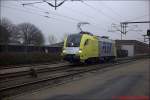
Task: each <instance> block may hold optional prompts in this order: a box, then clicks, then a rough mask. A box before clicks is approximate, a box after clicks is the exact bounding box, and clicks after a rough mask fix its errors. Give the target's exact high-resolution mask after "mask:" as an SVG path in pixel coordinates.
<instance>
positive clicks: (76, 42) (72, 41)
mask: <svg viewBox="0 0 150 100" xmlns="http://www.w3.org/2000/svg"><path fill="white" fill-rule="evenodd" d="M81 38H82V35H81V34H72V35H69V36H68V38H67V47H79V46H80V41H81Z"/></svg>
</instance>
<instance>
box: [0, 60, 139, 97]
mask: <svg viewBox="0 0 150 100" xmlns="http://www.w3.org/2000/svg"><path fill="white" fill-rule="evenodd" d="M134 60H136V59H126V60H118V62H116V63H107V64H95V65H88V66H86V67H83V66H73V67H69V66H68V67H66V68H65V67H64V68H63V67H62V68H61V69H55V70H53V71H52V70H51V71H50V70H49V71H48V72H49V74H48V75H45V76H46V77H40V78H36V79H34V80H32V81H31V80H30V81H27V82H23V83H21V84H15V85H6V86H4V87H1V88H0V93H1V97H5V96H9V95H15V94H18V93H23V92H25V91H29V90H34V89H37V87H38V88H40V87H42V86H47V85H54V84H58V83H62V81H63V80H68V79H70V78H72V77H75V76H78V75H80V74H84V73H87V72H91V71H95V70H100V69H103V68H106V67H112V66H114V65H119V64H124V63H128V62H131V61H134ZM43 72H44V71H43ZM52 72H55V73H52Z"/></svg>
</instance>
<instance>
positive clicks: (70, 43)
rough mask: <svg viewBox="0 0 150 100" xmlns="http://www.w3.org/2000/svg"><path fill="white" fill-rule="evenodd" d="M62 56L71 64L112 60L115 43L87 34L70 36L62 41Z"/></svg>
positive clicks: (114, 53) (114, 54)
mask: <svg viewBox="0 0 150 100" xmlns="http://www.w3.org/2000/svg"><path fill="white" fill-rule="evenodd" d="M62 56H63V59H64V60H66V61H69V62H71V63H76V62H82V63H85V62H90V61H106V60H113V59H115V57H116V47H115V41H113V40H110V39H108V38H106V37H99V36H95V35H93V34H91V33H89V32H80V33H78V34H71V35H69V36H67V38H66V39H65V40H64V46H63V51H62Z"/></svg>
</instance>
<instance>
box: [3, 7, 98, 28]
mask: <svg viewBox="0 0 150 100" xmlns="http://www.w3.org/2000/svg"><path fill="white" fill-rule="evenodd" d="M1 7H5V8H9V9H11V10H17V11H20V12H25V13H29V14H32V15H38V16H41V17H45V18H51V19H55V20H59V21H63V22H64V21H66V20H62V19H58V18H54V17H49V16H47V15H41V14H38V13H35V12H33V11H32V12H30V11H27V10H24V9H18V8H14V7H10V6H4V5H3V6H1ZM73 21H74V22H78V21H77V20H73ZM69 22H70V21H69ZM92 26H94V27H97V26H95V25H94V24H92ZM97 28H100V27H97Z"/></svg>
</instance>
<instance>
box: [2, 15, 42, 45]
mask: <svg viewBox="0 0 150 100" xmlns="http://www.w3.org/2000/svg"><path fill="white" fill-rule="evenodd" d="M44 42H45V41H44V36H43V33H42V31H41V30H40V29H39V28H37V27H36V26H35V25H34V24H31V23H21V24H18V25H15V24H13V23H12V22H11V21H10V20H8V19H7V18H1V19H0V44H5V45H7V44H18V45H38V46H39V45H44Z"/></svg>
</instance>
